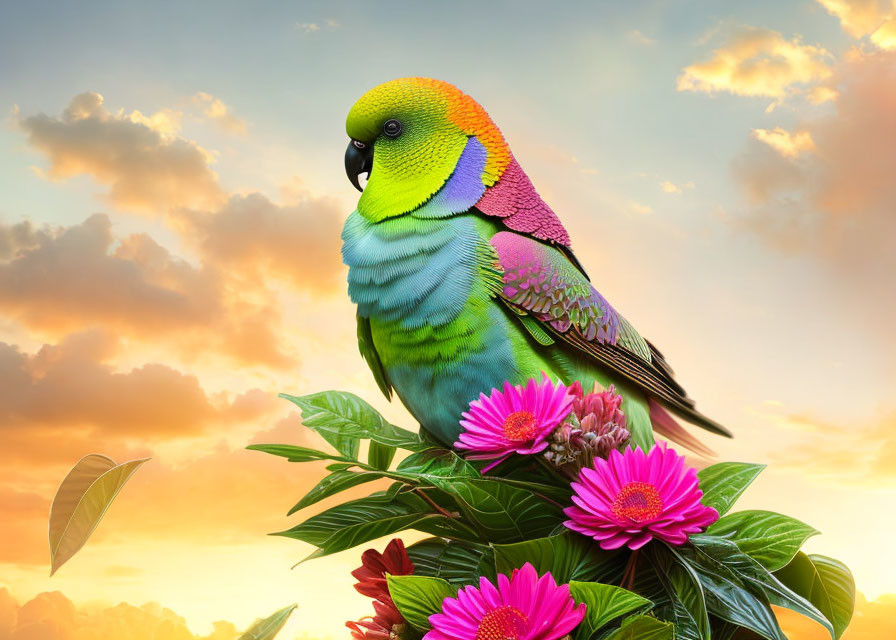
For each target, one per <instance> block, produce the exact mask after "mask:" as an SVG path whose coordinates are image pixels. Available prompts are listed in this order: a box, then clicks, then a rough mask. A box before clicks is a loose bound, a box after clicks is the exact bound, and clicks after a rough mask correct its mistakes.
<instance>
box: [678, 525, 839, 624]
mask: <svg viewBox="0 0 896 640" xmlns="http://www.w3.org/2000/svg"><path fill="white" fill-rule="evenodd" d="M690 540H691V544H693V545H694V546H695V547H696V548H697V550H698V553H700V554H702V555H704V556H705V557H708V558H712V559H713V560H715V561H716V562H719V563H721V564H722V565H724V566H725V567H726V568H727V569H729V570H730V571H732V572H734V573H735V574H737V576H738V577H739V578H740V579H741V580H742V581H743V582H744V583H746V584H747V585H748V586H750V587H751V588H753V589H754V590H758V591H759V592H761V593H762V594H763V595H765V597H766V598H767V599H768V602H769V603H771V604H773V605H776V606H779V607H785V608H787V609H791V610H792V611H796V612H797V613H799V614H801V615H804V616H806V617H807V618H811V619H812V620H815V622H817V623H818V624H820V625H821V626H823V627H824V628H825V629H827V630H828V631H829V632H830V634H831V636H832V637H833V636H834V629H833V627H832V626H831V623H830V622H829V621H828V619H827V618H826V617H825V616H824V614H823V613H821V611H819V610H818V609H817V608H816V607H815V606H814V605H813V604H812V603H811V602H809V601H808V600H806V599H805V598H803V597H802V596H800V595H799V594H797V593H795V592H793V591H792V590H790V589H789V588H787V587H786V586H785V585H784V584H782V583H781V582H780V581H779V580H778V579H777V578H775V576H773V575H772V574H771V573H769V571H768V570H766V569H765V567H763V566H762V565H761V564H759V563H758V562H757V561H756V560H754V559H753V558H751V557H750V556H748V555H747V554H745V553H743V552H742V551H741V550H740V549H739V548H738V546H737V545H736V544H734V543H733V542H731V541H730V540H725V539H724V538H717V537H715V536H708V535H699V536H697V535H694V536H691V538H690ZM742 626H748V625H742ZM754 631H756V632H757V633H759V630H758V629H754Z"/></svg>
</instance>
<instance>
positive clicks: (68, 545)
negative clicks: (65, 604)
mask: <svg viewBox="0 0 896 640" xmlns="http://www.w3.org/2000/svg"><path fill="white" fill-rule="evenodd" d="M147 460H149V458H142V459H140V460H131V461H130V462H123V463H121V464H115V461H113V460H112V459H111V458H109V457H107V456H104V455H100V454H98V453H92V454H90V455H87V456H84V457H83V458H81V459H80V460H79V461H78V462H77V464H75V466H74V467H72V470H71V471H69V472H68V474H67V475H66V476H65V478H64V479H63V481H62V483H61V484H60V485H59V489H57V490H56V496H55V497H54V498H53V505H52V506H51V507H50V532H49V533H50V575H51V576H52V575H53V574H54V573H56V571H58V570H59V567H61V566H62V565H63V564H65V563H66V562H68V561H69V560H70V559H71V558H72V556H74V555H75V554H76V553H77V552H78V551H79V550H80V549H81V547H83V546H84V544H85V543H86V542H87V540H88V538H90V536H91V534H92V533H93V531H94V530H95V529H96V527H97V525H99V523H100V520H102V519H103V516H104V515H106V511H107V510H108V509H109V507H110V506H111V505H112V501H113V500H115V497H116V496H117V495H118V492H119V491H121V488H122V487H123V486H124V485H125V483H126V482H127V481H128V480H130V478H131V476H132V475H133V474H134V472H135V471H136V470H137V469H139V468H140V466H141V465H142V464H143V463H144V462H146V461H147Z"/></svg>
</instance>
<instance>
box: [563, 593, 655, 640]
mask: <svg viewBox="0 0 896 640" xmlns="http://www.w3.org/2000/svg"><path fill="white" fill-rule="evenodd" d="M569 593H570V594H571V595H572V597H573V599H575V601H576V602H577V603H582V602H584V603H585V606H586V607H587V609H586V610H585V618H584V620H582V623H581V624H580V625H579V627H578V628H577V630H576V638H577V639H578V640H588V638H590V637H591V636H593V635H594V634H595V633H597V632H598V631H600V629H601V628H602V627H603V626H604V625H606V624H608V623H609V622H611V621H613V620H615V619H616V618H619V617H620V616H624V615H626V614H627V613H631V612H633V611H636V610H640V611H646V610H647V609H649V608H650V607H651V606H652V603H651V602H650V600H647V599H646V598H642V597H641V596H639V595H638V594H636V593H632V592H631V591H627V590H625V589H623V588H621V587H614V586H613V585H610V584H601V583H599V582H578V581H576V580H573V581H572V582H570V583H569Z"/></svg>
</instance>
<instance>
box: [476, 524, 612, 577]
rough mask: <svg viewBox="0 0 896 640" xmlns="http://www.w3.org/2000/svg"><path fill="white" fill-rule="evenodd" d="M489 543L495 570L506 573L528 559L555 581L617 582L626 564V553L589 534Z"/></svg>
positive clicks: (570, 534)
mask: <svg viewBox="0 0 896 640" xmlns="http://www.w3.org/2000/svg"><path fill="white" fill-rule="evenodd" d="M492 547H493V548H494V550H495V566H496V568H497V571H498V573H506V574H508V575H509V574H510V572H511V571H513V570H514V569H519V568H520V567H522V566H523V565H524V564H526V563H527V562H529V563H531V564H532V566H533V567H535V569H536V571H538V573H539V574H543V573H545V572H546V571H550V572H551V574H552V575H553V576H554V579H555V580H557V583H558V584H563V583H565V582H569V581H570V580H578V581H580V582H619V580H620V579H621V577H622V571H623V569H624V565H625V557H624V556H625V554H623V553H620V552H619V551H604V550H603V549H601V548H600V546H599V545H597V544H594V543H593V542H592V541H591V540H589V539H588V538H586V537H584V536H581V535H576V534H573V533H570V532H564V533H560V534H557V535H554V536H549V537H546V538H535V539H534V540H526V541H525V542H516V543H513V544H496V545H492Z"/></svg>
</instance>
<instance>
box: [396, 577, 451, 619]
mask: <svg viewBox="0 0 896 640" xmlns="http://www.w3.org/2000/svg"><path fill="white" fill-rule="evenodd" d="M386 580H387V582H388V584H389V595H390V596H392V601H393V602H395V606H396V607H398V611H399V612H400V613H401V615H402V616H404V619H405V620H407V621H408V623H409V624H410V625H411V626H412V627H414V628H416V629H418V630H420V631H429V628H430V627H429V616H431V615H434V614H436V613H439V612H440V611H441V610H442V602H444V601H445V598H453V597H454V596H455V595H456V594H457V587H452V586H451V585H450V584H448V583H447V582H446V581H445V580H442V579H440V578H428V577H425V576H387V577H386Z"/></svg>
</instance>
